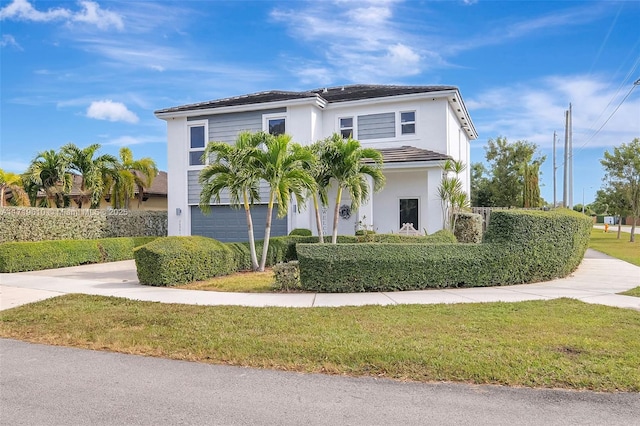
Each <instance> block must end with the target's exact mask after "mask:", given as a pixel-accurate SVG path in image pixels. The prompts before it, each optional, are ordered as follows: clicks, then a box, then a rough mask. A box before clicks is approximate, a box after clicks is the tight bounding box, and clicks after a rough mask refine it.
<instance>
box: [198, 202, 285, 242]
mask: <svg viewBox="0 0 640 426" xmlns="http://www.w3.org/2000/svg"><path fill="white" fill-rule="evenodd" d="M251 219H252V222H253V235H254V236H255V238H256V239H257V240H260V239H262V238H263V236H264V229H265V227H266V222H267V206H254V207H253V208H252V209H251ZM191 235H202V236H204V237H210V238H215V239H216V240H218V241H223V242H239V241H248V240H249V235H248V233H247V217H246V215H245V212H244V210H243V209H232V208H231V207H227V206H215V207H213V208H212V209H211V213H210V214H209V215H204V214H203V213H202V211H200V208H199V207H198V206H191ZM280 235H287V218H286V217H284V218H278V217H277V215H276V209H274V211H273V212H272V215H271V236H272V237H276V236H280Z"/></svg>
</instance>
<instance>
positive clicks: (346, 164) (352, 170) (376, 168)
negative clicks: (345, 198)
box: [326, 133, 385, 244]
mask: <svg viewBox="0 0 640 426" xmlns="http://www.w3.org/2000/svg"><path fill="white" fill-rule="evenodd" d="M328 143H329V144H330V145H331V148H330V149H329V150H328V151H327V152H326V161H327V164H329V165H330V169H329V170H330V173H331V178H332V179H335V181H336V183H337V194H336V204H335V207H334V211H333V234H332V237H331V242H332V243H333V244H336V243H337V242H338V211H339V209H340V202H341V201H342V193H343V191H345V190H346V191H348V192H349V194H351V209H353V210H356V209H358V208H359V207H360V204H361V203H362V202H363V201H366V200H367V199H368V198H369V182H368V181H367V176H369V177H370V178H371V179H372V180H373V190H374V191H379V190H381V189H382V188H383V187H384V184H385V177H384V175H383V174H382V154H381V153H380V151H378V150H377V149H374V148H363V147H362V146H361V145H360V142H358V141H357V140H355V139H352V138H351V136H349V137H348V138H347V139H343V138H342V136H341V135H339V134H337V133H334V134H333V136H332V137H331V138H329V140H328ZM365 160H371V161H373V163H371V162H365Z"/></svg>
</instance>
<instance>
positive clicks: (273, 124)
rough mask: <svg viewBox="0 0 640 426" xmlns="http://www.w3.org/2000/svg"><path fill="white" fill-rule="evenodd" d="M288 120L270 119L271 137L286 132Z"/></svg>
mask: <svg viewBox="0 0 640 426" xmlns="http://www.w3.org/2000/svg"><path fill="white" fill-rule="evenodd" d="M285 124H286V120H285V118H284V117H278V118H269V119H268V120H267V132H269V134H270V135H273V136H278V135H282V134H284V133H285V132H286V126H285Z"/></svg>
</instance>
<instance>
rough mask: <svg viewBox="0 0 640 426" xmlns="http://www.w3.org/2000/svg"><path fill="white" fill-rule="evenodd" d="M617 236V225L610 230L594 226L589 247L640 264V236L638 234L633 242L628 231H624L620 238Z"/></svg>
mask: <svg viewBox="0 0 640 426" xmlns="http://www.w3.org/2000/svg"><path fill="white" fill-rule="evenodd" d="M617 236H618V232H617V230H616V227H613V226H612V227H609V232H604V230H602V229H596V228H594V229H592V230H591V239H590V240H589V248H592V249H594V250H597V251H599V252H602V253H605V254H608V255H609V256H613V257H615V258H618V259H621V260H624V261H626V262H629V263H632V264H634V265H636V266H640V238H638V237H637V236H636V241H635V242H633V243H631V242H629V233H628V232H622V233H621V235H620V239H618V238H617Z"/></svg>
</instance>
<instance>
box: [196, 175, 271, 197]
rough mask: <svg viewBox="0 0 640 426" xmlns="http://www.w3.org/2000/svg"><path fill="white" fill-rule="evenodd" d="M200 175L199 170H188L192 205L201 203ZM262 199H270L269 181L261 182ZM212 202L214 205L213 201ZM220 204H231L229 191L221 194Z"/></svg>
mask: <svg viewBox="0 0 640 426" xmlns="http://www.w3.org/2000/svg"><path fill="white" fill-rule="evenodd" d="M199 175H200V171H199V170H189V171H188V172H187V190H188V192H187V194H188V197H187V202H188V203H189V204H191V205H194V204H199V203H200V192H201V191H202V185H200V183H199V182H198V177H199ZM260 200H261V202H262V203H267V202H268V201H269V185H268V184H267V182H261V184H260ZM211 204H212V205H213V203H211ZM220 204H229V192H228V191H223V192H222V194H221V195H220Z"/></svg>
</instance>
